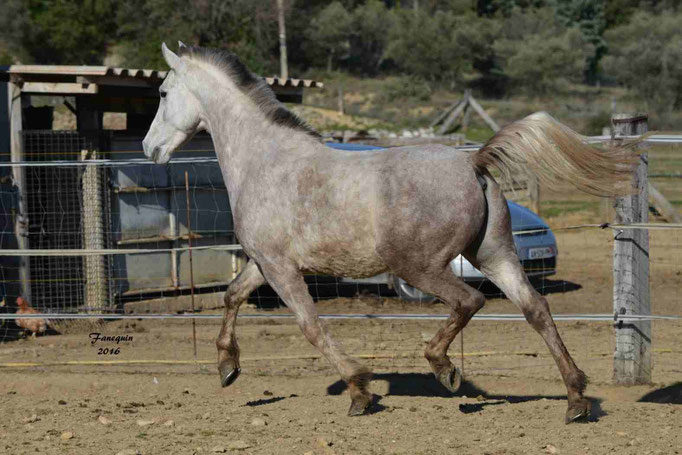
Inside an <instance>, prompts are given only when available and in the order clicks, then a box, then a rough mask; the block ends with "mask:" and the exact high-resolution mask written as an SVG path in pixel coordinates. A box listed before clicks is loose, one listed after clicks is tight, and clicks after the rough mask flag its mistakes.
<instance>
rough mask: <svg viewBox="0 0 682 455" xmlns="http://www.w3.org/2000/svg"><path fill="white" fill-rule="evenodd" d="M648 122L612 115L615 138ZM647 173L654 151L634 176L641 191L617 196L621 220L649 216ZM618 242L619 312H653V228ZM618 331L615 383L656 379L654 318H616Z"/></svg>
mask: <svg viewBox="0 0 682 455" xmlns="http://www.w3.org/2000/svg"><path fill="white" fill-rule="evenodd" d="M647 121H648V116H647V115H646V114H614V115H613V116H612V117H611V123H612V125H613V133H612V137H614V138H617V137H619V136H632V135H641V134H644V133H646V131H647V129H648V127H647ZM647 172H648V154H647V153H646V152H645V153H642V155H641V160H640V163H639V166H638V167H637V170H636V171H635V174H634V177H633V185H634V187H635V188H636V189H635V192H634V193H633V194H632V195H630V196H626V197H622V198H617V199H616V200H615V203H614V208H615V209H616V223H619V224H630V223H646V222H647V221H648V212H649V203H648V197H647V196H648V194H647ZM613 245H614V246H613V310H614V312H615V316H614V317H616V318H617V317H619V316H626V315H631V314H640V315H650V314H651V303H650V301H649V231H648V230H646V229H625V230H622V231H616V234H615V240H614V244H613ZM615 335H616V348H615V352H614V356H613V380H614V382H615V383H616V384H623V385H633V384H649V383H651V321H635V322H628V323H624V322H623V321H616V323H615Z"/></svg>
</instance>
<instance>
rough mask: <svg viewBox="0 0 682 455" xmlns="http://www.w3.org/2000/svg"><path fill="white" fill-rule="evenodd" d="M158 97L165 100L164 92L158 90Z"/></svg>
mask: <svg viewBox="0 0 682 455" xmlns="http://www.w3.org/2000/svg"><path fill="white" fill-rule="evenodd" d="M159 96H161V98H165V97H166V92H164V91H163V90H159Z"/></svg>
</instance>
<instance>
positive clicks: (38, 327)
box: [16, 297, 49, 337]
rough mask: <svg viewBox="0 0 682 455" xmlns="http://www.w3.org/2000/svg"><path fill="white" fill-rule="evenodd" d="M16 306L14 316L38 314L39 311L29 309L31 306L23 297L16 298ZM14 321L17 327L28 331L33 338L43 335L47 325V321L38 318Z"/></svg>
mask: <svg viewBox="0 0 682 455" xmlns="http://www.w3.org/2000/svg"><path fill="white" fill-rule="evenodd" d="M17 306H18V307H19V309H18V310H17V313H16V314H40V311H37V310H34V309H33V308H31V305H29V303H28V301H27V300H26V299H24V298H23V297H17ZM16 321H17V325H18V326H19V327H21V328H22V329H24V330H28V331H30V332H31V334H32V335H33V336H34V337H35V336H36V335H37V334H39V333H45V331H46V330H47V327H48V325H49V323H48V321H47V320H45V319H38V318H30V319H17V320H16Z"/></svg>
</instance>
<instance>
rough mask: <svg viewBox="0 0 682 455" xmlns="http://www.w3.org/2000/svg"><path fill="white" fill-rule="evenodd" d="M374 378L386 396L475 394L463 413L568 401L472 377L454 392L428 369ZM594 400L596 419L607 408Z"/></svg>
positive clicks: (338, 389) (340, 387)
mask: <svg viewBox="0 0 682 455" xmlns="http://www.w3.org/2000/svg"><path fill="white" fill-rule="evenodd" d="M373 380H379V381H387V382H388V391H387V392H386V396H390V395H393V396H410V397H441V398H450V397H463V396H466V397H469V398H473V397H475V398H476V399H477V400H478V402H477V403H462V404H460V405H459V410H460V412H462V413H463V414H472V413H476V412H483V411H485V410H486V409H487V408H489V407H494V406H497V405H501V404H518V403H526V402H529V401H539V400H558V401H564V402H565V401H566V395H499V394H489V393H487V392H486V391H485V390H483V389H481V388H480V387H478V386H477V385H476V384H474V383H473V382H471V381H467V380H465V381H464V382H462V386H461V387H460V389H459V391H457V393H454V394H453V393H451V392H450V391H448V390H447V389H446V388H445V387H443V386H442V385H441V384H440V383H439V382H438V381H436V379H435V378H434V377H433V375H432V374H426V373H380V374H375V375H374V376H373ZM346 388H347V386H346V383H345V382H343V381H340V380H339V381H336V382H334V383H333V384H331V385H329V386H328V387H327V394H328V395H341V394H342V393H343V392H344V391H345V390H346ZM586 398H587V399H589V400H590V401H591V402H592V413H591V415H590V418H589V419H588V421H591V422H594V421H597V420H599V418H600V417H602V416H605V415H606V412H605V411H604V410H603V409H602V408H601V402H602V400H601V399H600V398H594V397H586ZM380 400H381V397H380V396H377V395H375V396H374V402H375V403H378V402H379V401H380ZM385 408H386V407H385V406H381V409H372V411H371V412H372V413H376V412H381V410H383V409H385Z"/></svg>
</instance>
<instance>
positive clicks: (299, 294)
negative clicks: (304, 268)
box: [263, 263, 372, 416]
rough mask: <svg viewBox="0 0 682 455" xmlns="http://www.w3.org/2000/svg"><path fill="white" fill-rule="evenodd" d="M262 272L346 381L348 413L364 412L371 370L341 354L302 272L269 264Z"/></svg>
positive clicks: (316, 345)
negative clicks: (322, 318)
mask: <svg viewBox="0 0 682 455" xmlns="http://www.w3.org/2000/svg"><path fill="white" fill-rule="evenodd" d="M263 274H264V275H265V278H266V279H267V280H268V283H269V284H270V286H272V288H273V289H274V290H275V292H277V294H278V295H279V296H280V297H281V298H282V300H284V302H285V303H286V305H287V306H288V307H289V309H290V310H291V311H292V312H293V313H294V315H295V317H296V321H297V322H298V325H299V327H300V328H301V331H302V332H303V334H304V335H305V337H306V338H307V339H308V341H309V342H310V343H311V344H312V345H313V346H315V347H316V348H317V349H318V350H319V351H320V352H321V353H322V354H323V355H324V356H325V357H326V358H327V360H328V361H329V363H331V364H332V366H333V367H334V368H336V370H337V371H338V372H339V374H340V375H341V378H342V379H343V380H344V381H345V382H346V383H347V384H348V389H349V392H350V397H351V406H350V409H349V410H348V415H351V416H356V415H361V414H364V412H365V410H366V409H367V408H368V407H369V406H370V404H371V395H370V393H369V392H368V390H367V386H368V384H369V381H370V379H371V377H372V373H371V372H370V370H369V369H368V368H366V367H363V366H361V365H359V364H358V363H357V362H356V361H354V360H353V359H351V358H350V357H348V356H347V355H346V354H344V353H343V351H341V349H340V347H339V346H338V344H337V343H336V342H335V341H334V340H333V339H332V338H331V336H330V334H329V332H328V330H327V327H326V325H325V324H324V323H323V322H322V321H321V320H320V318H319V317H318V315H317V309H316V308H315V302H313V299H312V297H311V296H310V293H309V292H308V285H307V284H306V283H305V281H304V280H303V275H302V274H301V272H300V271H298V270H297V269H296V268H295V267H294V266H290V265H274V264H272V263H271V264H268V265H267V266H263Z"/></svg>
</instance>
